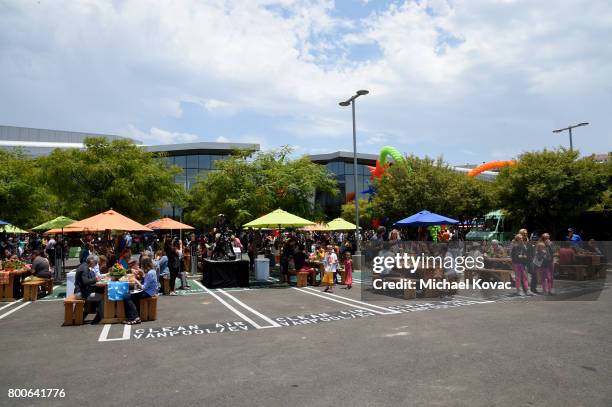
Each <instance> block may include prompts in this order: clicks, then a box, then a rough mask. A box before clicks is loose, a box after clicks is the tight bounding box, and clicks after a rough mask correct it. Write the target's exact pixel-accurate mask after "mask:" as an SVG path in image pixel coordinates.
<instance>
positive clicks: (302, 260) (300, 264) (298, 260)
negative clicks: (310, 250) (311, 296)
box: [293, 243, 315, 285]
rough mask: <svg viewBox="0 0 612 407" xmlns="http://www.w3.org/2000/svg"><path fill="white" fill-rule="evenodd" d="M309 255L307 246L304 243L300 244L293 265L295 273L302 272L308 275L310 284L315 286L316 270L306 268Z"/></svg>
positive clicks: (294, 254)
mask: <svg viewBox="0 0 612 407" xmlns="http://www.w3.org/2000/svg"><path fill="white" fill-rule="evenodd" d="M307 258H308V254H307V253H306V246H304V244H303V243H299V244H298V246H297V250H296V251H295V252H294V253H293V264H294V266H295V271H296V272H298V271H301V272H306V273H308V284H310V285H314V275H315V270H314V269H313V268H310V267H307V266H306V259H307Z"/></svg>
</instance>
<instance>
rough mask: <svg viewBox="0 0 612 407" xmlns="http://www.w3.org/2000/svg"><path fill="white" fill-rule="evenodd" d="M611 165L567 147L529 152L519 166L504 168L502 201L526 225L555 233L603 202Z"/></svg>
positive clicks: (499, 181)
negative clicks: (581, 154) (599, 162)
mask: <svg viewBox="0 0 612 407" xmlns="http://www.w3.org/2000/svg"><path fill="white" fill-rule="evenodd" d="M610 168H611V167H610V166H607V165H604V164H598V163H596V162H595V161H594V160H593V157H584V158H581V159H578V151H568V150H565V149H563V148H561V149H557V150H543V151H536V152H527V153H524V154H522V155H521V156H520V157H519V160H518V164H517V165H516V166H513V167H510V168H504V169H502V170H501V171H500V174H499V176H498V177H497V180H496V182H495V185H496V187H497V194H498V199H499V203H500V205H501V206H502V207H503V208H504V209H507V210H508V212H509V215H510V217H511V218H513V219H514V220H516V221H518V222H522V223H523V224H524V225H525V226H527V227H529V228H531V229H534V228H535V229H538V230H548V231H551V232H553V233H555V232H556V230H558V228H560V227H566V226H567V225H568V224H569V223H570V222H571V221H572V220H573V219H575V218H576V217H578V216H579V215H580V214H582V213H583V212H584V211H586V210H587V209H589V208H591V207H593V206H595V205H597V204H600V203H602V200H603V199H604V193H605V191H606V190H607V189H608V188H609V187H610V183H611V182H612V176H611V173H610Z"/></svg>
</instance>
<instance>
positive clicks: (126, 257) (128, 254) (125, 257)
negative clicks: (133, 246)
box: [119, 247, 132, 270]
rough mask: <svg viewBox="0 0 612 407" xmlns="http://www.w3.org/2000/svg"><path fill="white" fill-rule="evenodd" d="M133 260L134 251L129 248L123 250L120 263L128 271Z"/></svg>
mask: <svg viewBox="0 0 612 407" xmlns="http://www.w3.org/2000/svg"><path fill="white" fill-rule="evenodd" d="M131 259H132V251H131V250H130V249H129V248H127V247H126V248H125V249H123V251H122V252H121V255H120V256H119V263H120V264H121V265H122V266H123V268H124V269H126V270H127V269H128V268H129V266H130V260H131Z"/></svg>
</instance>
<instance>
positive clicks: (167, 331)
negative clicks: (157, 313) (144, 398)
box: [131, 321, 280, 339]
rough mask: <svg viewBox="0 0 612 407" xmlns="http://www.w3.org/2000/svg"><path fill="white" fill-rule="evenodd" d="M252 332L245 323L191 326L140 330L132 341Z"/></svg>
mask: <svg viewBox="0 0 612 407" xmlns="http://www.w3.org/2000/svg"><path fill="white" fill-rule="evenodd" d="M279 326H280V325H279ZM252 330H253V328H251V327H250V326H249V325H248V324H245V323H244V322H243V321H232V322H217V323H214V324H189V325H179V326H174V327H171V326H165V327H160V328H138V329H135V330H134V332H133V333H132V335H131V339H160V338H173V337H180V336H200V335H208V334H216V333H231V332H246V331H252Z"/></svg>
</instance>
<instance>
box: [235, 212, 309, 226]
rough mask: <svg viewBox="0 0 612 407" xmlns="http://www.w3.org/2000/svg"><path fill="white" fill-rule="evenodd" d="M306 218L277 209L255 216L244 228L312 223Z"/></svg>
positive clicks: (306, 224)
mask: <svg viewBox="0 0 612 407" xmlns="http://www.w3.org/2000/svg"><path fill="white" fill-rule="evenodd" d="M314 224H315V223H314V222H311V221H309V220H307V219H304V218H300V217H299V216H296V215H293V214H291V213H289V212H285V211H284V210H282V209H277V210H275V211H272V212H270V213H269V214H267V215H264V216H262V217H261V218H257V219H255V220H252V221H250V222H249V223H245V224H244V225H243V226H244V227H245V228H254V229H263V228H278V229H280V228H282V227H302V226H308V225H314Z"/></svg>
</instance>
